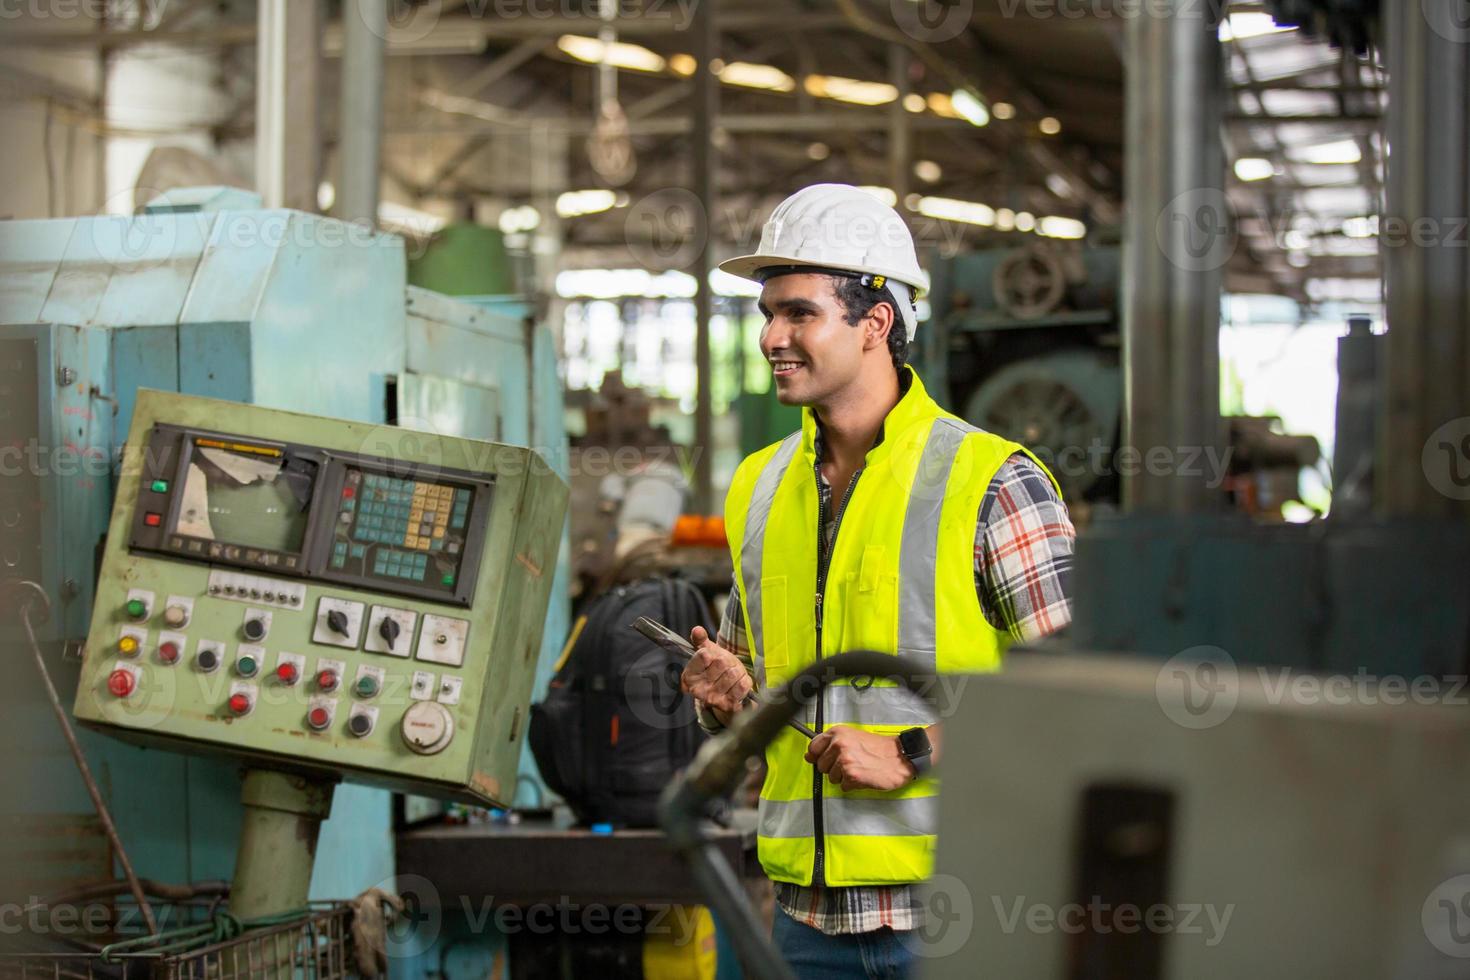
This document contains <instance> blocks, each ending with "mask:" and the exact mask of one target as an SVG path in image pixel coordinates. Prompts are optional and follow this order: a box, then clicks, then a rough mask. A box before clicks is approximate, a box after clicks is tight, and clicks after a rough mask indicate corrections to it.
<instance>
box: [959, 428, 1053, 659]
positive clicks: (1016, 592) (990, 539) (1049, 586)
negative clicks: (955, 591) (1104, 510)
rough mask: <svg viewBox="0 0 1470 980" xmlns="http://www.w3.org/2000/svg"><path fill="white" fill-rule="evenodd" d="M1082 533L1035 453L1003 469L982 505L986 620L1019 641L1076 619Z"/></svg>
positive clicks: (980, 588) (980, 578) (979, 550)
mask: <svg viewBox="0 0 1470 980" xmlns="http://www.w3.org/2000/svg"><path fill="white" fill-rule="evenodd" d="M1076 538H1077V531H1076V530H1075V529H1074V528H1073V527H1072V519H1071V518H1070V517H1069V516H1068V514H1067V505H1066V504H1064V503H1062V498H1061V497H1060V496H1059V495H1058V494H1057V491H1056V487H1054V486H1053V485H1052V482H1051V480H1050V478H1048V477H1047V475H1046V473H1045V472H1044V471H1043V470H1042V469H1041V467H1039V466H1037V465H1036V463H1035V461H1033V460H1032V459H1031V458H1030V457H1029V456H1026V455H1025V454H1023V453H1016V454H1014V455H1013V456H1011V457H1010V459H1008V460H1006V461H1005V462H1004V463H1003V464H1001V467H1000V470H999V471H998V472H997V473H996V474H995V479H993V480H992V481H991V483H990V487H989V488H988V489H987V490H986V492H985V497H984V499H982V500H981V502H980V514H979V520H978V521H977V523H976V529H975V588H976V591H977V592H978V594H979V597H980V607H981V609H982V610H983V611H984V613H985V618H986V620H987V621H988V622H989V623H990V624H991V625H992V626H994V627H995V628H996V629H998V630H1005V631H1006V632H1007V633H1009V634H1010V635H1011V636H1012V637H1014V638H1015V639H1017V640H1038V639H1040V638H1042V637H1044V636H1048V635H1050V634H1052V633H1055V632H1056V631H1058V630H1060V629H1062V628H1063V627H1065V626H1067V625H1068V624H1069V623H1071V622H1072V561H1073V545H1074V543H1075V542H1076Z"/></svg>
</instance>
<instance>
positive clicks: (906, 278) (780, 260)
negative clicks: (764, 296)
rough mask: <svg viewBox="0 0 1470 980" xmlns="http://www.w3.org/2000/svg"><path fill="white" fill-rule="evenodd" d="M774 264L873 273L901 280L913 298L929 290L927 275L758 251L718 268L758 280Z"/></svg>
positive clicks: (896, 280)
mask: <svg viewBox="0 0 1470 980" xmlns="http://www.w3.org/2000/svg"><path fill="white" fill-rule="evenodd" d="M776 265H782V266H792V265H797V266H810V267H811V268H813V269H840V270H841V271H843V272H851V273H854V274H857V275H862V274H864V273H871V274H873V275H879V276H887V277H888V278H889V279H892V280H893V281H894V282H901V283H903V284H904V285H905V286H908V287H910V288H911V289H913V290H914V298H915V299H918V298H919V297H920V296H923V295H924V294H925V293H927V292H928V291H929V277H928V276H922V279H923V281H922V282H911V281H910V279H912V278H914V277H913V276H910V275H906V274H904V273H902V272H895V271H894V270H892V269H879V268H875V267H873V266H856V265H844V264H843V263H841V262H820V263H818V262H811V261H808V260H807V259H800V258H796V257H794V256H791V255H764V254H759V253H757V254H753V255H737V256H736V257H735V258H733V259H726V260H725V261H723V262H721V263H720V266H719V268H720V271H721V272H728V273H729V274H730V275H732V276H739V277H740V278H741V279H749V280H751V281H752V282H759V281H760V280H759V279H758V278H757V277H756V273H757V272H759V271H760V270H761V269H765V268H768V267H770V266H776Z"/></svg>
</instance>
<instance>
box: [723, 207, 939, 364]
mask: <svg viewBox="0 0 1470 980" xmlns="http://www.w3.org/2000/svg"><path fill="white" fill-rule="evenodd" d="M791 266H805V267H810V268H812V270H813V271H822V270H829V271H832V272H848V273H853V274H855V275H868V276H872V277H873V279H872V284H873V288H875V289H882V288H884V287H885V286H887V287H888V288H889V289H890V290H891V292H892V294H893V297H894V299H895V300H896V301H897V302H896V305H897V307H898V315H899V317H900V318H901V319H902V320H903V324H904V326H905V327H906V328H907V329H908V335H909V340H913V339H914V332H915V331H916V330H917V329H918V326H919V324H918V316H917V314H916V312H915V310H914V304H913V301H914V300H916V299H918V297H919V296H922V295H923V294H924V293H925V292H927V291H928V289H929V277H928V276H927V275H925V274H924V270H923V269H920V268H919V257H918V255H917V254H916V253H915V251H914V238H913V236H912V235H911V234H909V228H908V225H906V224H904V221H903V219H902V218H900V217H899V216H898V212H897V211H895V210H893V209H892V208H890V207H889V206H888V205H886V204H884V203H883V202H882V201H880V200H878V199H877V198H876V197H874V196H873V195H871V194H869V193H868V192H867V191H864V190H860V189H858V188H856V187H853V186H852V185H851V184H813V185H812V186H810V187H803V188H802V189H801V190H799V191H797V192H796V193H795V194H792V195H791V196H790V197H788V198H787V199H786V200H784V201H782V202H781V203H780V204H778V205H776V210H774V211H772V212H771V216H770V217H769V218H767V219H766V225H765V227H764V228H762V229H761V244H760V249H759V251H757V252H756V253H754V254H753V255H741V256H737V257H736V258H733V259H730V260H728V261H725V262H721V263H720V269H721V270H722V271H724V272H728V273H730V274H731V275H736V276H741V277H742V278H745V279H754V280H756V281H757V282H759V281H762V280H763V279H764V278H765V277H764V276H762V275H760V274H759V273H760V272H761V270H763V269H774V268H782V267H786V268H789V267H791ZM885 280H888V281H885ZM904 286H906V287H908V288H906V289H905V288H901V287H904Z"/></svg>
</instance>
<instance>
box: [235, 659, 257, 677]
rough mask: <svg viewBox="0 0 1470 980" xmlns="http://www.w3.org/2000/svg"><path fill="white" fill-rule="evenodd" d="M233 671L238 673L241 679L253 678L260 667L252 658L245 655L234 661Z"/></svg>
mask: <svg viewBox="0 0 1470 980" xmlns="http://www.w3.org/2000/svg"><path fill="white" fill-rule="evenodd" d="M235 669H236V670H237V671H239V672H240V676H241V677H254V676H255V672H256V671H258V670H259V669H260V665H259V664H257V663H256V662H255V658H254V657H252V656H250V655H249V654H246V655H245V656H243V657H241V658H240V659H239V660H236V661H235Z"/></svg>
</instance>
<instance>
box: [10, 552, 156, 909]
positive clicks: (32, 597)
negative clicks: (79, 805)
mask: <svg viewBox="0 0 1470 980" xmlns="http://www.w3.org/2000/svg"><path fill="white" fill-rule="evenodd" d="M4 584H5V587H6V588H7V589H8V590H11V591H12V592H13V594H14V595H15V602H16V605H17V606H18V607H19V611H20V621H21V625H23V626H24V627H25V631H26V637H27V638H28V639H29V640H30V641H31V653H33V654H34V655H35V658H36V669H37V670H38V671H40V672H41V681H42V683H43V684H44V685H45V688H46V697H47V699H48V700H50V702H51V710H52V711H53V712H54V713H55V715H56V723H57V724H58V725H60V726H61V734H62V735H63V736H64V737H65V738H66V744H67V747H68V748H70V749H71V756H72V759H73V761H75V762H76V764H77V770H78V771H79V772H80V773H81V775H82V782H83V783H84V784H85V785H86V787H87V795H88V796H90V797H91V798H92V806H93V807H94V808H95V809H96V810H97V819H98V820H100V821H101V822H102V829H103V831H104V832H105V833H106V834H107V840H108V842H109V843H111V844H112V850H113V853H114V854H115V855H116V856H117V863H118V865H119V866H120V867H121V868H122V871H123V876H124V877H125V878H127V881H128V891H130V892H131V893H132V895H133V901H135V902H137V903H138V909H139V910H140V911H141V912H142V913H143V921H144V922H145V923H146V924H147V926H148V931H149V932H150V933H157V932H158V920H157V919H155V918H154V917H153V906H151V905H149V904H148V897H147V896H146V895H144V894H143V885H142V883H141V882H140V881H139V879H138V874H137V872H135V871H134V870H133V863H132V862H131V861H129V860H128V852H127V850H126V849H125V848H124V847H123V842H122V838H121V837H119V836H118V833H117V825H116V824H114V823H113V822H112V813H111V811H109V810H108V809H107V804H106V802H104V801H103V799H102V790H101V789H100V788H99V787H98V786H97V780H96V778H94V777H93V775H92V768H91V766H89V765H87V757H86V756H85V755H84V754H83V753H82V745H81V743H80V742H78V741H77V733H76V731H75V730H73V728H72V727H71V719H70V718H68V717H67V715H66V709H65V708H63V707H62V706H61V698H60V697H59V696H58V695H57V693H56V685H55V684H53V683H52V682H51V673H50V671H48V670H47V669H46V659H45V657H43V656H42V655H41V645H40V644H39V643H37V642H36V631H35V629H34V628H32V626H31V606H32V604H33V603H34V602H35V601H36V600H37V599H38V598H39V599H40V601H41V603H42V607H41V611H42V613H43V616H42V622H45V619H46V618H47V617H49V616H50V615H51V600H50V599H49V598H48V597H47V595H46V590H45V589H43V588H41V586H39V585H37V584H36V583H35V582H32V581H29V580H24V579H12V580H10V581H8V582H6V583H4ZM22 594H24V595H25V596H26V597H25V598H22V597H21V596H22Z"/></svg>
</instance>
